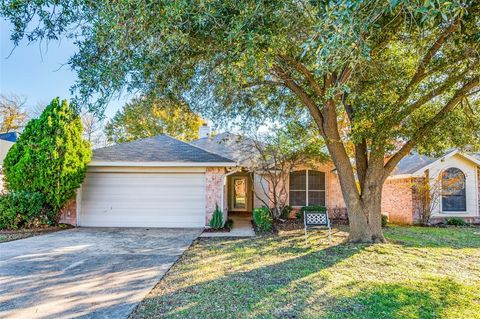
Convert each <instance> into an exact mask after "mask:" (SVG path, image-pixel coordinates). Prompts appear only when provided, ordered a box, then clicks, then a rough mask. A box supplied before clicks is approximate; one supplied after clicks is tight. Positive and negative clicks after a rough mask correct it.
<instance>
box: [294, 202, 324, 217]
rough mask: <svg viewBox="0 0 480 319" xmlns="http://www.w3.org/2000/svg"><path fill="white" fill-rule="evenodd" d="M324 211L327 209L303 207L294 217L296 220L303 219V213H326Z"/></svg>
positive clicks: (319, 206)
mask: <svg viewBox="0 0 480 319" xmlns="http://www.w3.org/2000/svg"><path fill="white" fill-rule="evenodd" d="M326 211H327V208H326V207H325V206H321V205H309V206H303V207H302V208H300V210H299V211H298V212H297V214H296V217H297V219H303V212H326Z"/></svg>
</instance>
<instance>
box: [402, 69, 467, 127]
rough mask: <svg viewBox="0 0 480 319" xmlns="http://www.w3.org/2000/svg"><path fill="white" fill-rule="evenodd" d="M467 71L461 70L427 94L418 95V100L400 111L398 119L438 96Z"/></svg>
mask: <svg viewBox="0 0 480 319" xmlns="http://www.w3.org/2000/svg"><path fill="white" fill-rule="evenodd" d="M467 72H468V70H465V71H463V72H462V73H461V74H457V75H451V76H450V77H448V78H447V80H446V81H445V83H444V84H442V85H441V86H439V87H436V88H434V89H433V90H431V91H430V92H428V93H427V94H425V95H423V96H422V97H420V98H419V99H418V100H416V101H415V102H413V103H412V104H410V105H408V106H407V107H406V108H405V109H404V110H403V111H402V112H401V114H402V116H401V117H400V120H401V119H402V118H404V117H406V116H408V115H410V114H411V113H413V112H414V111H415V110H417V109H418V108H419V107H421V106H422V105H424V104H425V103H427V102H428V101H430V100H431V99H433V98H434V97H437V96H439V95H440V94H442V93H444V92H445V91H446V90H448V89H449V88H451V87H452V86H453V85H454V84H455V83H457V82H458V81H460V80H461V79H462V78H464V76H465V74H466V73H467Z"/></svg>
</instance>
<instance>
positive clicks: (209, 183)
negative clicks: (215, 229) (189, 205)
mask: <svg viewBox="0 0 480 319" xmlns="http://www.w3.org/2000/svg"><path fill="white" fill-rule="evenodd" d="M224 175H225V169H224V168H218V167H208V168H207V171H206V172H205V225H208V223H209V222H210V219H211V218H212V214H213V211H214V210H215V205H216V204H218V206H219V208H220V209H221V207H222V192H223V191H224V189H223V177H224ZM226 200H227V196H223V202H224V205H223V207H224V211H223V220H226V218H227V214H226V207H227V205H226Z"/></svg>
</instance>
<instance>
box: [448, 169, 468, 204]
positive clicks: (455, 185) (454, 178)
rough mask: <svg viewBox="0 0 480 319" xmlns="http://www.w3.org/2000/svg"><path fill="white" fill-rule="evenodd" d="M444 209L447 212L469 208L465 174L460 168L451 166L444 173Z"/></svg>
mask: <svg viewBox="0 0 480 319" xmlns="http://www.w3.org/2000/svg"><path fill="white" fill-rule="evenodd" d="M442 210H443V211H445V212H452V211H454V212H464V211H466V210H467V200H466V196H465V174H463V172H462V171H461V170H460V169H458V168H455V167H451V168H449V169H447V170H445V171H444V172H443V174H442Z"/></svg>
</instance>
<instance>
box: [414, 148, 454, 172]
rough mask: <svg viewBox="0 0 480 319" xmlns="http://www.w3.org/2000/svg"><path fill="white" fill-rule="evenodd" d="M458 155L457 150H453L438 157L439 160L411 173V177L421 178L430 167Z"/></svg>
mask: <svg viewBox="0 0 480 319" xmlns="http://www.w3.org/2000/svg"><path fill="white" fill-rule="evenodd" d="M457 153H458V150H453V151H451V152H450V153H447V154H445V155H444V156H442V157H440V158H439V159H437V160H436V161H434V162H432V163H430V164H428V165H426V166H424V167H422V168H420V169H418V170H417V171H415V172H413V173H412V174H411V175H413V176H423V173H424V172H425V171H426V170H427V169H430V168H431V167H433V166H435V165H436V164H437V163H438V162H441V161H444V160H446V159H447V158H450V157H452V156H453V155H455V154H457Z"/></svg>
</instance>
